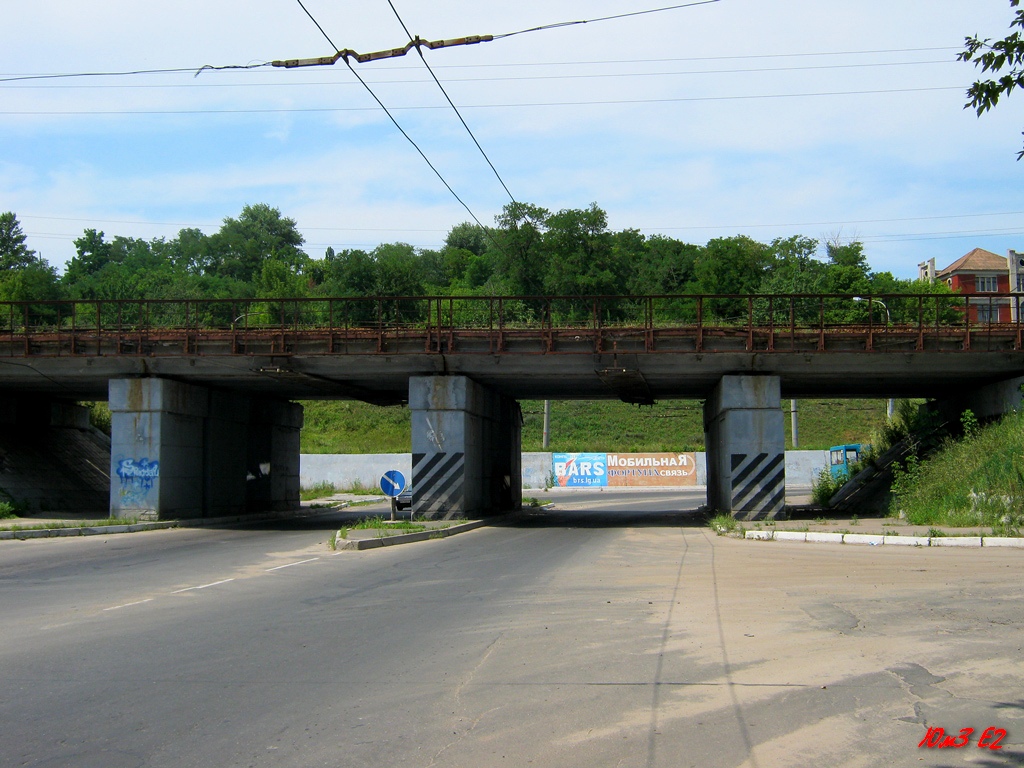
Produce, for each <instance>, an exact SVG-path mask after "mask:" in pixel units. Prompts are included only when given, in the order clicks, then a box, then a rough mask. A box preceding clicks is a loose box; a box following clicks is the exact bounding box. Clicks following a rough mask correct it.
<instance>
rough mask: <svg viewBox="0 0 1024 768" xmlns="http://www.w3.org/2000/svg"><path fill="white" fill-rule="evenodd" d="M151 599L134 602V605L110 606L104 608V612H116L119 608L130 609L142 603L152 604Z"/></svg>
mask: <svg viewBox="0 0 1024 768" xmlns="http://www.w3.org/2000/svg"><path fill="white" fill-rule="evenodd" d="M152 600H153V598H152V597H147V598H146V599H145V600H136V601H135V602H134V603H123V604H121V605H112V606H110V607H109V608H104V609H103V610H104V611H116V610H118V609H120V608H130V607H131V606H133V605H142V604H143V603H149V602H152Z"/></svg>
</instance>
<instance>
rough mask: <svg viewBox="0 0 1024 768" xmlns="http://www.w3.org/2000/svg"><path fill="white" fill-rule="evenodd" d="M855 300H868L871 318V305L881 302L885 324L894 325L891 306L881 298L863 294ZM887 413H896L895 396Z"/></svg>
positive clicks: (892, 414) (888, 404)
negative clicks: (890, 310) (890, 312)
mask: <svg viewBox="0 0 1024 768" xmlns="http://www.w3.org/2000/svg"><path fill="white" fill-rule="evenodd" d="M853 300H854V301H866V302H868V317H869V318H870V317H871V305H872V304H879V305H881V307H882V309H884V310H885V325H886V327H888V326H890V325H892V315H890V314H889V308H888V307H887V306H886V305H885V302H884V301H882V300H881V299H873V298H871V297H868V298H864V297H863V296H854V297H853ZM885 414H886V416H888V417H889V419H892V417H893V416H895V415H896V401H895V400H894V399H893V398H891V397H890V398H889V402H888V403H886V407H885Z"/></svg>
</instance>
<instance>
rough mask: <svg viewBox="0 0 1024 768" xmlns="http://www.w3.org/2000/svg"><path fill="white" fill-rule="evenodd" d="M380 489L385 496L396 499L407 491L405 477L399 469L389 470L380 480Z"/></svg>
mask: <svg viewBox="0 0 1024 768" xmlns="http://www.w3.org/2000/svg"><path fill="white" fill-rule="evenodd" d="M380 489H381V490H382V491H383V492H384V495H385V496H388V497H391V498H394V497H395V496H397V495H398V494H400V493H401V492H402V491H403V490H405V475H403V474H402V473H401V472H399V471H398V470H397V469H389V470H388V471H387V472H385V473H384V474H383V475H381V478H380Z"/></svg>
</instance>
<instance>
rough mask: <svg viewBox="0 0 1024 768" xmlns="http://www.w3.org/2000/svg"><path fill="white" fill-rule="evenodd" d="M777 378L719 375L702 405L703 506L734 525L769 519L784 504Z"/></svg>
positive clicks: (782, 436)
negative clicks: (705, 502) (733, 520)
mask: <svg viewBox="0 0 1024 768" xmlns="http://www.w3.org/2000/svg"><path fill="white" fill-rule="evenodd" d="M781 405H782V402H781V396H780V381H779V377H778V376H723V377H722V380H721V381H720V382H719V383H718V385H717V386H716V387H715V389H714V391H713V393H712V395H711V397H709V398H708V399H707V400H706V401H705V403H704V441H705V445H706V450H707V470H708V506H709V507H710V508H711V509H713V510H716V511H718V512H723V513H726V514H729V515H732V516H733V517H734V518H736V519H738V520H761V519H765V518H768V519H774V518H775V517H776V516H778V515H780V514H782V512H783V510H784V509H785V502H786V495H785V494H786V439H785V431H784V417H783V414H782V410H781Z"/></svg>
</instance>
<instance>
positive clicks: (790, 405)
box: [789, 400, 800, 450]
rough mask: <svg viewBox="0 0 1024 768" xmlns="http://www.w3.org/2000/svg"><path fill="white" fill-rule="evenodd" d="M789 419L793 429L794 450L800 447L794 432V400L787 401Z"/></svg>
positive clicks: (795, 431)
mask: <svg viewBox="0 0 1024 768" xmlns="http://www.w3.org/2000/svg"><path fill="white" fill-rule="evenodd" d="M789 418H790V424H791V425H792V427H793V449H794V450H796V448H797V447H798V446H799V445H800V439H799V437H798V436H797V430H796V400H790V401H789Z"/></svg>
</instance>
